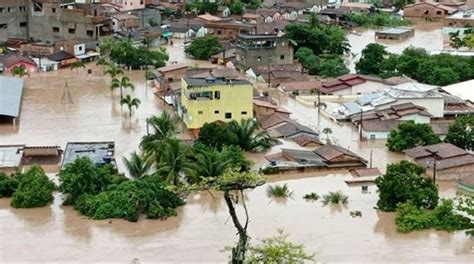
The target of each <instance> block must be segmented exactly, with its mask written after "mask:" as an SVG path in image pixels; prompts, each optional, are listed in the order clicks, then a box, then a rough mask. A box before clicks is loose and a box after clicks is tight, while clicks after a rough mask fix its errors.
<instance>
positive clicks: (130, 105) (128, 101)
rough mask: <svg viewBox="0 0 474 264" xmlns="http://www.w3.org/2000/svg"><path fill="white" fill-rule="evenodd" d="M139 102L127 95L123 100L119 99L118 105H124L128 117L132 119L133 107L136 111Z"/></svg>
mask: <svg viewBox="0 0 474 264" xmlns="http://www.w3.org/2000/svg"><path fill="white" fill-rule="evenodd" d="M140 103H141V101H140V99H138V98H132V97H131V96H130V95H129V94H127V95H126V96H125V97H124V98H122V99H120V104H121V105H124V104H126V105H127V107H128V114H129V116H130V117H132V109H133V107H135V108H137V109H138V106H139V105H140Z"/></svg>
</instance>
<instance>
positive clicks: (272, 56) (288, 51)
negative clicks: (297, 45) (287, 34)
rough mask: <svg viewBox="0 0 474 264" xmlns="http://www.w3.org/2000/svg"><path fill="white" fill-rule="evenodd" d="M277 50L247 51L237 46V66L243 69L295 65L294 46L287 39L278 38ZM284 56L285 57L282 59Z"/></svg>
mask: <svg viewBox="0 0 474 264" xmlns="http://www.w3.org/2000/svg"><path fill="white" fill-rule="evenodd" d="M275 41H276V47H275V48H266V49H246V48H241V47H240V46H238V45H237V46H236V50H235V55H236V61H237V64H239V66H240V67H241V68H242V69H246V68H248V67H253V66H267V65H281V64H292V63H293V46H292V45H290V43H289V41H288V39H286V38H276V40H275ZM282 56H283V57H282Z"/></svg>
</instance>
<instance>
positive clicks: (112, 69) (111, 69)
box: [104, 62, 124, 80]
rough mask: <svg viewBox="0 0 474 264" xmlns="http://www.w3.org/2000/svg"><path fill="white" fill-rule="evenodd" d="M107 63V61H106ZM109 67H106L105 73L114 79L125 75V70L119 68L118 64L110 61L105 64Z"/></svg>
mask: <svg viewBox="0 0 474 264" xmlns="http://www.w3.org/2000/svg"><path fill="white" fill-rule="evenodd" d="M104 63H105V62H104ZM104 65H105V66H106V67H107V69H105V71H104V74H105V75H110V78H111V79H112V80H113V79H116V78H117V77H118V76H119V75H123V74H124V72H123V70H122V69H119V68H117V66H115V65H113V64H111V63H108V64H104Z"/></svg>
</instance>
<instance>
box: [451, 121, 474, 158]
mask: <svg viewBox="0 0 474 264" xmlns="http://www.w3.org/2000/svg"><path fill="white" fill-rule="evenodd" d="M444 141H446V142H448V143H451V144H453V145H456V146H458V147H460V148H463V149H467V150H474V116H473V115H468V116H460V117H458V118H456V120H455V121H454V124H452V125H450V126H449V129H448V134H447V135H446V138H445V139H444Z"/></svg>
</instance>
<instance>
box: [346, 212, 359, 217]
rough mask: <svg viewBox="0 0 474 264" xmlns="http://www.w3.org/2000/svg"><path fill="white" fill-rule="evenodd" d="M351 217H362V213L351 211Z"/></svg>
mask: <svg viewBox="0 0 474 264" xmlns="http://www.w3.org/2000/svg"><path fill="white" fill-rule="evenodd" d="M349 215H350V216H352V217H362V212H361V211H350V212H349Z"/></svg>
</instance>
